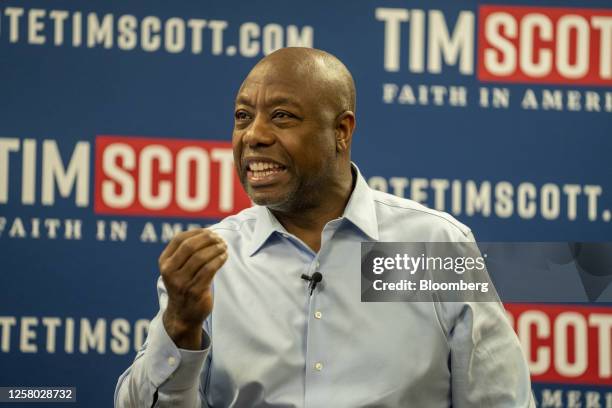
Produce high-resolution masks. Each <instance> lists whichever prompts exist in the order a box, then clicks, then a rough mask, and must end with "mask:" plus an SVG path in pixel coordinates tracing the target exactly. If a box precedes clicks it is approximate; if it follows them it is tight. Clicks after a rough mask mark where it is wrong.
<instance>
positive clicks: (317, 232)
mask: <svg viewBox="0 0 612 408" xmlns="http://www.w3.org/2000/svg"><path fill="white" fill-rule="evenodd" d="M352 173H353V172H352V169H349V170H348V171H347V172H346V173H345V174H342V176H341V177H339V178H338V180H336V181H335V182H334V183H332V184H331V186H330V188H329V189H326V190H325V193H324V194H320V197H322V198H321V199H320V200H319V202H318V204H317V205H314V206H311V207H309V208H302V209H300V210H296V211H278V210H271V211H272V213H273V214H274V216H275V217H276V218H277V219H278V221H279V222H280V223H281V224H282V225H283V227H285V229H286V230H287V231H288V232H290V233H291V234H293V235H295V236H296V237H298V238H300V239H301V240H302V241H303V242H304V243H305V244H306V245H308V246H309V247H310V248H311V249H312V250H313V251H314V252H319V249H320V248H321V232H322V231H323V228H324V227H325V224H327V223H328V222H329V221H331V220H334V219H336V218H339V217H341V216H342V214H343V213H344V209H345V208H346V204H347V203H348V200H349V198H350V196H351V192H352V191H353V186H354V182H355V181H356V177H357V176H356V175H354V174H352Z"/></svg>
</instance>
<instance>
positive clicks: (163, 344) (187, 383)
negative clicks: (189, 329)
mask: <svg viewBox="0 0 612 408" xmlns="http://www.w3.org/2000/svg"><path fill="white" fill-rule="evenodd" d="M202 348H203V350H183V349H179V348H178V347H176V344H174V342H173V341H172V339H171V338H170V336H169V335H168V333H167V332H166V328H165V327H164V323H163V320H162V314H161V313H160V314H158V315H157V316H156V317H155V319H153V320H152V321H151V324H150V326H149V334H148V346H147V352H146V354H145V360H146V363H145V367H146V374H147V377H148V378H149V380H150V381H151V382H152V383H153V385H154V386H155V387H156V388H159V387H160V386H161V385H162V384H163V389H164V390H168V391H178V390H184V389H188V388H191V387H193V386H194V385H195V384H196V383H197V381H198V380H199V378H200V373H201V372H202V367H203V366H204V362H205V360H206V356H207V355H208V351H209V349H210V337H209V336H208V334H207V333H206V331H205V330H202Z"/></svg>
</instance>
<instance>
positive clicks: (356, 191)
mask: <svg viewBox="0 0 612 408" xmlns="http://www.w3.org/2000/svg"><path fill="white" fill-rule="evenodd" d="M351 167H352V169H353V171H354V174H355V175H356V178H357V180H356V181H355V187H354V188H353V192H352V193H351V197H350V198H349V201H348V203H347V205H346V207H345V209H344V214H343V215H342V218H345V219H346V220H348V221H349V222H351V223H352V224H353V225H354V226H356V227H357V228H358V229H359V230H361V231H362V232H363V233H364V234H365V235H367V236H368V237H370V238H372V239H373V240H375V241H378V220H377V217H376V209H375V208H374V197H373V195H372V190H371V189H370V187H369V186H368V183H367V182H366V181H365V179H364V178H363V176H362V175H361V172H360V171H359V168H358V167H357V165H356V164H355V163H352V162H351ZM274 232H278V233H280V234H288V232H287V230H286V229H285V227H283V225H282V224H281V223H280V222H279V221H278V220H277V219H276V217H275V216H274V214H272V212H271V211H270V210H269V209H268V208H267V207H265V206H256V220H255V230H254V233H253V239H252V240H251V243H250V248H249V256H252V255H253V254H255V252H257V251H258V250H259V248H261V247H262V246H263V245H264V244H265V243H266V241H268V239H269V238H270V236H272V234H273V233H274Z"/></svg>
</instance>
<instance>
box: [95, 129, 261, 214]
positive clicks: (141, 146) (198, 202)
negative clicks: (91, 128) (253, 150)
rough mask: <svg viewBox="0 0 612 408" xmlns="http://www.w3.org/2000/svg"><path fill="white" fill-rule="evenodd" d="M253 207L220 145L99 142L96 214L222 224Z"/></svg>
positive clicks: (226, 144)
mask: <svg viewBox="0 0 612 408" xmlns="http://www.w3.org/2000/svg"><path fill="white" fill-rule="evenodd" d="M250 205H251V202H250V200H249V198H248V196H247V195H246V193H245V192H244V190H243V189H242V186H241V185H240V182H239V180H238V177H237V175H236V172H235V171H234V166H233V156H232V148H231V143H229V142H224V141H209V140H206V141H203V140H178V139H155V138H139V137H125V136H97V137H96V163H95V207H94V210H95V212H96V213H97V214H122V215H146V216H168V217H194V218H195V217H198V218H222V217H225V216H228V215H230V214H234V213H236V212H238V211H240V210H242V209H244V208H246V207H249V206H250Z"/></svg>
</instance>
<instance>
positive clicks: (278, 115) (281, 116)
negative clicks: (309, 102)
mask: <svg viewBox="0 0 612 408" xmlns="http://www.w3.org/2000/svg"><path fill="white" fill-rule="evenodd" d="M289 118H295V115H292V114H291V113H289V112H286V111H275V112H274V113H273V114H272V119H289Z"/></svg>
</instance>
